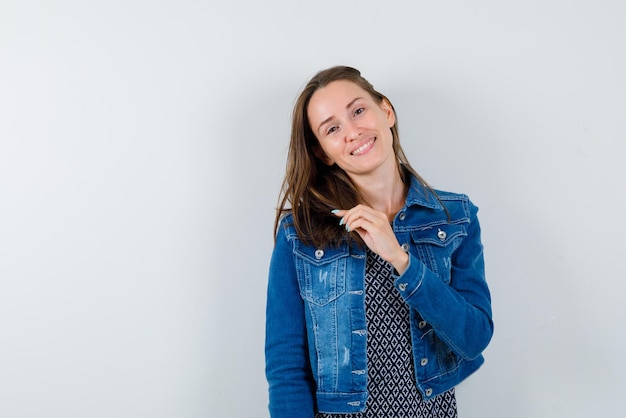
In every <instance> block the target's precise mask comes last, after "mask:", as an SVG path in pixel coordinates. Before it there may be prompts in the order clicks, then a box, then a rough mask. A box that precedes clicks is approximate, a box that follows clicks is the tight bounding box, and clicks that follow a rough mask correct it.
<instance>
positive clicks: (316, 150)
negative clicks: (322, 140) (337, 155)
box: [313, 144, 335, 166]
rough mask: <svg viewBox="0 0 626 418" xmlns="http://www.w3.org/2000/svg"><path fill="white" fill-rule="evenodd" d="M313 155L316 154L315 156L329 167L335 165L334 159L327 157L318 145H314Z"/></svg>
mask: <svg viewBox="0 0 626 418" xmlns="http://www.w3.org/2000/svg"><path fill="white" fill-rule="evenodd" d="M313 154H315V156H316V157H317V158H319V160H320V161H321V162H323V163H324V164H326V165H328V166H331V165H333V164H335V162H334V161H333V159H332V158H330V157H329V156H328V155H326V153H325V152H324V150H323V149H322V147H320V146H319V145H318V144H315V145H313Z"/></svg>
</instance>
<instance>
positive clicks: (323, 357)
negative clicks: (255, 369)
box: [266, 67, 493, 418]
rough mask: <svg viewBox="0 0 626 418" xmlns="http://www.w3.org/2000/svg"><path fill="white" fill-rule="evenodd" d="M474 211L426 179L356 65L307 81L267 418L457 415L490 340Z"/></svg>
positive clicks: (296, 115) (269, 350) (283, 247)
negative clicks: (463, 389) (462, 390)
mask: <svg viewBox="0 0 626 418" xmlns="http://www.w3.org/2000/svg"><path fill="white" fill-rule="evenodd" d="M477 211H478V209H477V208H476V206H474V205H473V204H472V203H471V201H470V200H469V199H468V198H467V196H465V195H461V194H456V193H449V192H443V191H435V190H433V189H432V188H430V187H429V186H428V185H427V184H426V183H425V182H424V181H423V180H422V179H421V178H420V177H419V175H418V174H417V172H416V171H415V170H414V169H413V168H412V167H411V165H410V164H409V162H408V161H407V159H406V156H405V154H404V152H403V151H402V148H401V146H400V141H399V138H398V128H397V117H396V113H395V110H394V108H393V106H392V104H391V102H390V101H389V99H387V98H386V97H385V96H383V95H382V94H380V93H379V92H377V91H376V90H375V89H374V88H373V86H372V85H371V84H370V83H369V82H368V81H367V80H365V79H364V78H363V77H362V76H361V74H360V72H359V71H357V70H356V69H353V68H350V67H333V68H330V69H327V70H324V71H321V72H320V73H318V74H317V75H316V76H315V77H313V78H312V79H311V80H310V81H309V83H308V84H307V86H306V87H305V89H304V91H303V92H302V93H301V95H300V97H299V98H298V101H297V102H296V105H295V108H294V112H293V123H292V134H291V142H290V148H289V156H288V164H287V173H286V175H285V180H284V183H283V193H282V197H281V199H280V202H279V208H278V211H277V215H276V223H275V228H276V230H275V232H276V242H275V247H274V251H273V255H272V261H271V265H270V273H269V284H268V296H267V318H266V375H267V379H268V382H269V394H270V405H269V408H270V413H271V416H272V417H273V418H282V417H285V418H286V417H288V418H298V417H308V418H313V417H315V418H338V417H346V416H349V417H359V418H365V417H378V416H381V414H382V416H403V417H414V418H418V417H419V418H428V417H441V416H445V417H456V416H457V412H456V398H455V394H454V387H455V386H456V385H457V384H458V383H459V382H461V381H462V380H464V379H465V378H466V377H468V376H469V375H470V374H472V373H473V372H475V371H476V370H477V369H478V368H479V367H480V366H481V364H482V363H483V361H484V360H483V357H482V354H481V353H482V351H483V350H484V349H485V347H486V346H487V344H488V343H489V341H490V339H491V336H492V334H493V322H492V318H491V298H490V293H489V289H488V287H487V283H486V281H485V274H484V263H483V251H482V244H481V240H480V226H479V223H478V219H477V217H476V213H477Z"/></svg>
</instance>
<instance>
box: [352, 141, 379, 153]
mask: <svg viewBox="0 0 626 418" xmlns="http://www.w3.org/2000/svg"><path fill="white" fill-rule="evenodd" d="M372 142H374V140H371V141H367V142H366V143H365V144H363V145H361V146H360V147H358V148H357V149H355V150H354V151H352V155H356V154H360V153H362V152H363V151H365V150H366V149H367V148H368V147H369V146H370V145H371V144H372Z"/></svg>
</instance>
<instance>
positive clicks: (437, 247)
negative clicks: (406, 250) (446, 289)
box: [411, 224, 467, 283]
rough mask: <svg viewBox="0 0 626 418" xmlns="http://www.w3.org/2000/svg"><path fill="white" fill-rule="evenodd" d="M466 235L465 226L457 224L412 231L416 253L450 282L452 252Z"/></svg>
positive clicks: (435, 271) (443, 278)
mask: <svg viewBox="0 0 626 418" xmlns="http://www.w3.org/2000/svg"><path fill="white" fill-rule="evenodd" d="M466 236H467V230H466V228H465V226H464V225H457V224H441V225H438V226H434V227H431V228H428V229H419V230H413V231H411V239H412V240H413V244H414V246H413V248H414V249H415V250H414V251H415V255H416V256H417V257H418V258H419V259H420V261H422V262H423V263H424V264H426V266H427V267H428V268H429V269H430V270H431V271H432V272H433V273H435V274H436V275H437V276H439V277H440V278H441V280H443V281H444V282H445V283H450V270H451V268H452V254H453V253H454V250H456V249H457V248H458V247H459V245H460V244H461V242H462V241H463V238H465V237H466Z"/></svg>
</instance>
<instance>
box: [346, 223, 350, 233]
mask: <svg viewBox="0 0 626 418" xmlns="http://www.w3.org/2000/svg"><path fill="white" fill-rule="evenodd" d="M346 231H348V232H350V227H349V226H348V224H346Z"/></svg>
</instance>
